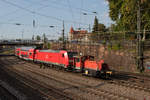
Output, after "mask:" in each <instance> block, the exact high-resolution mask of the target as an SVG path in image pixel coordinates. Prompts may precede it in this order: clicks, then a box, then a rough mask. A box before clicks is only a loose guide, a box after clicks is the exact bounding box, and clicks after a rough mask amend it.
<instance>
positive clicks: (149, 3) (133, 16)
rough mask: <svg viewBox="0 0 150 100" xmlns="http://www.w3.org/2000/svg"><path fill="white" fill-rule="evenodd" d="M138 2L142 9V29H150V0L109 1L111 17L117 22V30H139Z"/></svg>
mask: <svg viewBox="0 0 150 100" xmlns="http://www.w3.org/2000/svg"><path fill="white" fill-rule="evenodd" d="M138 1H139V2H140V7H141V11H140V12H141V29H142V30H144V29H146V30H147V29H149V28H150V21H149V20H150V14H149V13H150V10H149V9H148V8H150V0H108V2H109V9H110V11H109V16H110V18H111V19H112V20H113V21H115V22H116V30H123V31H124V30H129V31H135V30H137V10H138V6H137V5H138Z"/></svg>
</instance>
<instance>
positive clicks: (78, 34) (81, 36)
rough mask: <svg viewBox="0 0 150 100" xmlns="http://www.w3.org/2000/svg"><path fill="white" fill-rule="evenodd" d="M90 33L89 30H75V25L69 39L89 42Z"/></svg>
mask: <svg viewBox="0 0 150 100" xmlns="http://www.w3.org/2000/svg"><path fill="white" fill-rule="evenodd" d="M90 35H91V33H89V32H88V31H87V30H74V29H73V27H71V29H70V32H69V40H70V41H80V42H81V41H82V42H83V41H84V42H89V41H90Z"/></svg>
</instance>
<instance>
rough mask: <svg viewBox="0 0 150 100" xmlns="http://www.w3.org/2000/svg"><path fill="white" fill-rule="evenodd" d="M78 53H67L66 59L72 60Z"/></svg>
mask: <svg viewBox="0 0 150 100" xmlns="http://www.w3.org/2000/svg"><path fill="white" fill-rule="evenodd" d="M77 54H78V53H77V52H68V57H69V58H73V57H74V56H76V55H77Z"/></svg>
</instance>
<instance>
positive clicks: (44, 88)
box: [5, 68, 72, 100]
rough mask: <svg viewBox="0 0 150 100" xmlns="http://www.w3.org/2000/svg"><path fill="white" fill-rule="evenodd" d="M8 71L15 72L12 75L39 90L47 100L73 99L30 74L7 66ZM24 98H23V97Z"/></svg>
mask: <svg viewBox="0 0 150 100" xmlns="http://www.w3.org/2000/svg"><path fill="white" fill-rule="evenodd" d="M5 71H7V72H9V73H10V72H11V73H12V72H13V73H14V74H12V76H14V77H15V78H16V79H17V80H19V81H21V83H22V84H24V85H26V86H28V87H30V88H32V89H34V90H36V91H38V92H39V93H40V94H41V95H42V96H43V99H45V100H72V98H69V97H68V96H67V95H66V94H63V93H62V92H60V91H59V90H57V89H55V88H54V87H50V86H48V85H46V84H41V83H39V81H37V80H35V79H33V78H31V77H30V76H28V75H26V74H23V73H20V72H18V71H15V70H10V69H8V68H7V70H6V69H5ZM21 100H23V99H21Z"/></svg>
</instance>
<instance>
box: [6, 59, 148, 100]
mask: <svg viewBox="0 0 150 100" xmlns="http://www.w3.org/2000/svg"><path fill="white" fill-rule="evenodd" d="M8 61H9V65H12V64H23V63H25V65H24V67H23V69H24V71H25V70H26V71H27V72H30V73H32V74H35V75H38V76H42V77H46V78H49V76H51V77H53V78H51V79H50V78H49V79H50V80H57V81H58V82H62V84H66V85H68V86H70V87H73V88H72V89H73V90H74V91H75V90H76V91H80V92H83V94H88V95H91V96H93V97H96V96H98V97H99V99H102V100H104V99H106V100H136V99H135V98H132V97H130V96H129V97H128V96H125V95H120V94H119V93H116V92H113V91H106V89H102V88H97V86H94V87H93V86H90V85H88V84H86V83H84V82H82V81H80V82H78V81H72V80H66V79H65V78H60V77H58V76H56V75H53V74H45V73H43V72H42V71H39V70H38V69H37V68H36V67H35V65H32V64H30V63H26V62H24V61H21V62H20V63H18V61H20V60H17V61H16V60H15V59H11V60H10V59H9V60H8ZM7 64H8V62H7ZM34 67H35V68H34ZM55 71H58V70H55ZM58 72H59V71H58ZM61 72H63V71H61ZM64 73H66V72H64ZM72 74H73V75H74V73H72ZM75 75H76V74H75ZM87 78H89V79H91V78H90V77H87ZM92 79H93V80H99V79H94V78H92ZM100 81H102V82H103V83H102V84H112V85H114V86H115V85H117V86H121V87H126V88H130V89H134V90H140V91H145V92H149V89H148V88H143V87H140V86H138V84H133V82H130V80H129V81H123V80H119V81H117V80H100ZM82 99H83V98H82ZM85 99H87V100H88V99H89V100H91V98H88V97H85ZM146 100H147V99H146Z"/></svg>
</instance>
